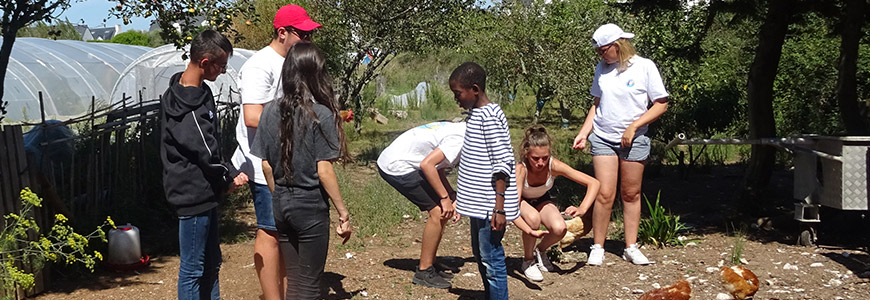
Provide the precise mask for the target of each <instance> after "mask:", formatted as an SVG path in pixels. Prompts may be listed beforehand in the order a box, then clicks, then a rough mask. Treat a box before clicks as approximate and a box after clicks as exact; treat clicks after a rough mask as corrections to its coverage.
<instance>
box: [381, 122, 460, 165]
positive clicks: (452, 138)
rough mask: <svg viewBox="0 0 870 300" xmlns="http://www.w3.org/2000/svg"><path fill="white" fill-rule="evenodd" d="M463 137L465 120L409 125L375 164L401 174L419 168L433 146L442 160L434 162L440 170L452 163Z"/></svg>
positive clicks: (454, 162)
mask: <svg viewBox="0 0 870 300" xmlns="http://www.w3.org/2000/svg"><path fill="white" fill-rule="evenodd" d="M464 139H465V122H459V123H453V122H433V123H429V124H425V125H421V126H417V127H414V128H411V129H410V130H408V131H405V133H402V135H400V136H399V137H397V138H396V140H395V141H393V143H392V144H390V145H389V146H387V148H386V149H384V151H383V152H381V155H380V156H379V157H378V167H379V168H380V169H381V170H382V171H384V173H387V174H389V175H393V176H401V175H405V174H408V173H411V172H414V171H417V170H420V163H421V162H423V159H424V158H426V156H428V155H429V153H431V152H432V151H434V150H435V149H436V148H437V149H441V152H443V153H444V160H442V161H441V162H439V163H438V164H437V165H435V168H437V169H443V168H446V167H448V166H451V165H454V164H456V161H457V160H458V159H459V152H460V151H461V150H462V143H463V141H464Z"/></svg>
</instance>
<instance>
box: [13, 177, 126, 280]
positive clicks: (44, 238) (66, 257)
mask: <svg viewBox="0 0 870 300" xmlns="http://www.w3.org/2000/svg"><path fill="white" fill-rule="evenodd" d="M20 195H21V210H20V211H19V213H18V214H15V213H10V214H8V215H6V216H4V219H5V227H3V231H2V232H0V253H3V255H0V281H2V283H3V289H4V290H7V291H9V290H14V289H15V288H16V287H20V288H23V289H29V288H31V287H32V286H33V284H34V275H33V274H31V273H28V272H26V271H24V270H22V269H19V268H18V266H20V265H25V266H27V267H26V268H25V269H30V270H40V269H42V266H43V265H44V264H45V262H46V261H51V262H61V263H64V264H67V265H72V264H83V265H84V266H85V267H87V268H88V269H90V270H91V271H93V270H94V265H95V264H96V263H97V261H100V260H102V259H103V255H102V254H100V252H97V251H93V252H92V253H91V252H89V247H88V243H89V242H90V241H91V240H93V239H95V238H100V240H102V241H103V242H106V233H105V231H103V228H104V227H109V226H111V227H113V228H114V227H115V223H114V222H113V221H112V219H111V218H106V221H105V222H103V224H102V225H100V226H98V227H97V229H96V230H94V231H93V232H91V233H90V234H88V235H81V234H78V233H76V232H74V231H73V229H72V227H70V226H69V225H67V221H68V219H67V217H66V216H64V215H62V214H57V215H55V216H54V225H53V226H52V227H51V230H49V231H48V233H45V234H43V233H41V231H40V228H39V226H38V225H37V224H36V221H35V220H34V218H33V214H34V212H33V209H34V207H42V199H41V198H39V197H38V196H37V195H36V194H34V193H33V192H31V191H30V188H24V190H22V191H21V194H20ZM7 297H9V296H7Z"/></svg>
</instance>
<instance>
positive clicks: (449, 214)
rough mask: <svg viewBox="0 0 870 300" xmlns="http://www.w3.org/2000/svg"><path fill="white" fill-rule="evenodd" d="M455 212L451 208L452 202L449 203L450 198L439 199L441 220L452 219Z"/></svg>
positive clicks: (452, 207) (454, 209) (454, 208)
mask: <svg viewBox="0 0 870 300" xmlns="http://www.w3.org/2000/svg"><path fill="white" fill-rule="evenodd" d="M455 211H456V207H454V206H453V201H450V197H447V198H445V199H441V220H447V219H450V218H453V214H454V213H455Z"/></svg>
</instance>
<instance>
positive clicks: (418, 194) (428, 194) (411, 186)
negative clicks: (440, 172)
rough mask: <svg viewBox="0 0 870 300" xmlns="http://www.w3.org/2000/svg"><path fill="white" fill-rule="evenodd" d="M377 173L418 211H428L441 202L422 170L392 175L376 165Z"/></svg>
mask: <svg viewBox="0 0 870 300" xmlns="http://www.w3.org/2000/svg"><path fill="white" fill-rule="evenodd" d="M378 173H380V174H381V178H383V179H384V181H386V182H387V183H389V184H390V185H391V186H392V187H393V188H395V189H396V190H397V191H399V193H400V194H402V196H405V198H408V200H411V203H414V205H416V206H417V207H418V208H420V211H429V210H432V209H433V208H435V207H436V206H439V205H440V204H441V197H439V196H438V193H437V192H435V189H433V188H432V186H431V185H429V181H426V178H425V177H424V175H423V171H414V172H411V173H408V174H405V175H399V176H394V175H390V174H387V173H384V171H383V170H381V168H380V167H378Z"/></svg>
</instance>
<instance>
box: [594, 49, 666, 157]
mask: <svg viewBox="0 0 870 300" xmlns="http://www.w3.org/2000/svg"><path fill="white" fill-rule="evenodd" d="M629 63H630V66H629V67H628V69H626V70H625V71H622V72H621V73H620V72H619V70H617V67H618V66H619V64H618V63H613V64H608V63H606V62H604V61H603V60H602V61H601V62H599V63H598V66H596V67H595V76H594V77H593V79H592V90H591V91H590V92H591V94H592V96H594V97H598V98H599V99H601V101H600V102H599V105H598V109H596V110H595V118H594V119H593V127H592V132H593V133H595V135H596V136H598V137H599V138H601V139H603V140H605V141H609V142H612V143H618V142H619V141H620V140H622V134H623V133H625V129H626V128H628V126H629V125H631V122H634V120H637V119H638V118H640V116H641V115H643V114H644V113H646V112H647V110H649V105H650V103H652V101H655V100H658V99H661V98H665V97H668V92H667V91H666V90H665V84H664V82H662V76H661V74H659V69H658V68H656V65H655V63H653V61H651V60H649V59H646V58H643V57H640V56H637V55H635V56H634V57H632V58H631V59H629ZM646 132H647V126H643V127H641V128H638V129H637V131H636V132H635V136H639V135H642V134H645V133H646Z"/></svg>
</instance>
